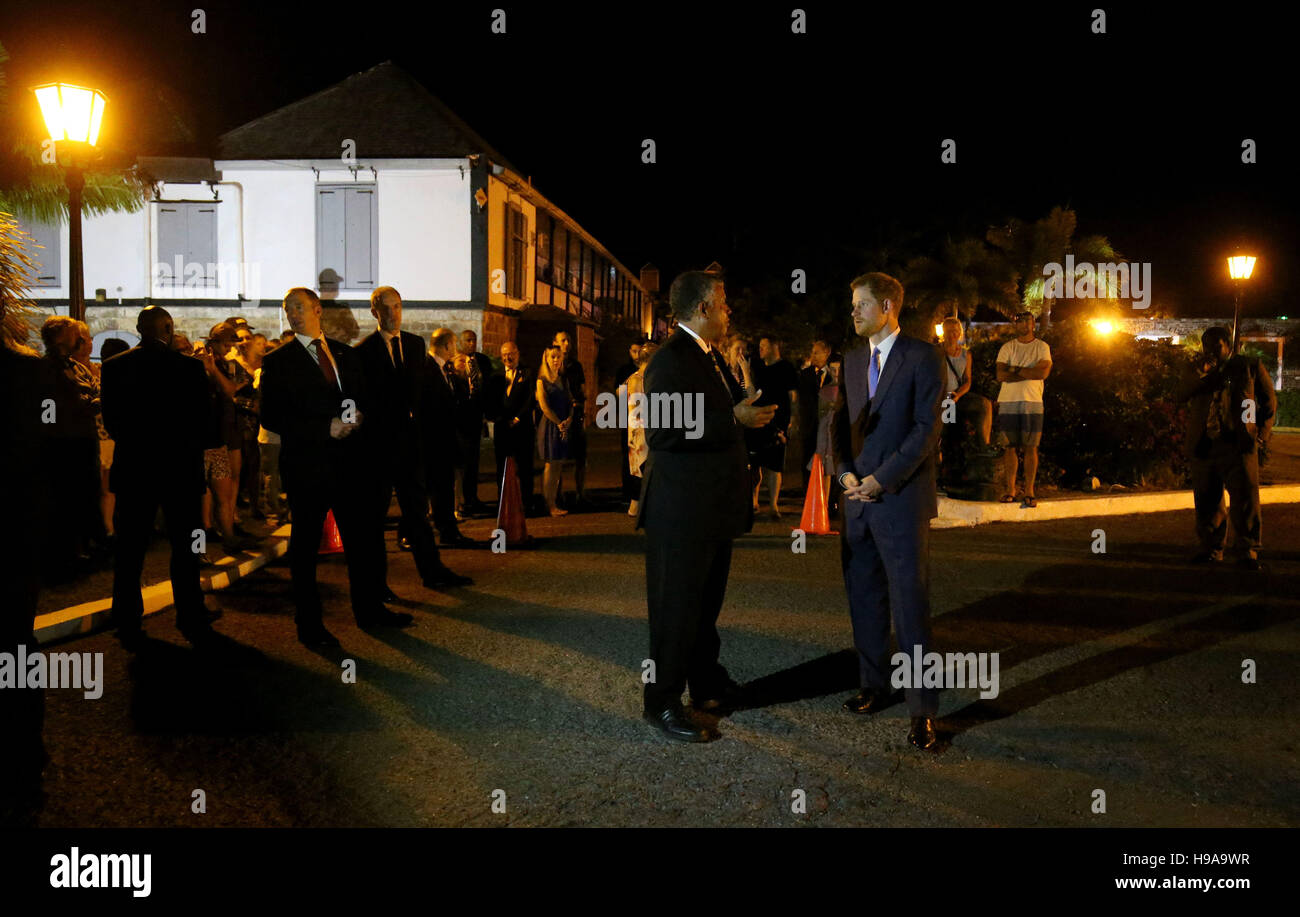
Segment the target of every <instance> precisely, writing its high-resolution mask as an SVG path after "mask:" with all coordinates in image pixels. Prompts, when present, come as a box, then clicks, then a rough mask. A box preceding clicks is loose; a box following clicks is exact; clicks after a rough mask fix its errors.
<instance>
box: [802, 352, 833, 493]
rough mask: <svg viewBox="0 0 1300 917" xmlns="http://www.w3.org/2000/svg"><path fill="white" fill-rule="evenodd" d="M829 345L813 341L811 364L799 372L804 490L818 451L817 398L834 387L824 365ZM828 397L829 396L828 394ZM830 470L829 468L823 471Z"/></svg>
mask: <svg viewBox="0 0 1300 917" xmlns="http://www.w3.org/2000/svg"><path fill="white" fill-rule="evenodd" d="M830 355H831V346H830V345H829V344H827V343H826V342H825V341H813V345H812V354H811V357H812V359H811V362H810V363H809V365H808V366H805V367H804V368H803V369H801V370H799V388H798V392H799V397H798V399H797V400H798V405H799V441H800V443H801V445H802V446H803V455H802V458H801V461H802V463H803V468H804V480H803V484H804V487H805V488H807V487H808V476H809V475H810V474H812V471H811V470H809V469H808V462H810V461H812V457H813V453H814V452H816V451H817V405H818V404H819V403H820V399H819V395H820V393H821V390H822V389H823V388H825V387H826V386H828V385H833V384H834V381H835V380H834V379H832V378H831V370H830V367H829V366H827V365H826V363H827V361H828V360H829V359H830ZM827 397H830V396H829V395H828V396H827ZM826 470H827V471H830V469H829V468H828V469H826Z"/></svg>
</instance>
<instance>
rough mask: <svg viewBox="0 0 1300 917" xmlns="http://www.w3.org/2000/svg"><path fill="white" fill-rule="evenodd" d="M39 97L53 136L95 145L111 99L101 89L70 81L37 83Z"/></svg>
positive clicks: (58, 138)
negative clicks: (74, 83) (40, 84)
mask: <svg viewBox="0 0 1300 917" xmlns="http://www.w3.org/2000/svg"><path fill="white" fill-rule="evenodd" d="M32 91H33V92H35V93H36V101H37V103H39V104H40V106H41V115H42V116H43V117H44V118H45V129H46V130H47V131H49V134H50V138H51V139H53V140H73V141H76V142H78V143H88V144H90V145H91V146H94V145H95V144H96V143H97V142H98V141H99V126H100V124H101V123H102V122H103V120H104V106H105V105H107V104H108V99H107V98H105V97H104V94H103V93H102V92H100V91H99V90H98V89H87V88H86V87H84V86H73V85H72V84H70V83H47V84H46V85H44V86H37V87H36V88H35V89H34V90H32Z"/></svg>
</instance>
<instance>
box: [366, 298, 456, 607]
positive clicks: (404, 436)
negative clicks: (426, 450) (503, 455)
mask: <svg viewBox="0 0 1300 917" xmlns="http://www.w3.org/2000/svg"><path fill="white" fill-rule="evenodd" d="M370 314H371V315H373V316H374V317H375V321H377V322H378V323H379V328H378V329H377V330H376V331H374V332H373V333H372V334H370V335H368V336H367V337H366V338H365V340H363V341H362V342H361V343H360V344H359V345H357V356H359V357H360V358H361V368H362V370H363V371H364V373H365V377H366V389H367V394H368V396H369V400H370V408H371V410H370V417H369V420H370V423H369V427H368V432H369V433H370V435H371V441H372V445H373V446H374V448H375V458H376V461H377V466H376V468H377V470H378V471H379V475H380V481H379V490H378V493H377V495H376V497H377V503H376V507H377V510H378V512H379V524H380V526H381V528H382V526H383V522H384V518H385V517H386V516H387V515H388V505H389V503H390V502H391V501H392V498H393V491H394V490H396V491H397V505H398V507H399V508H400V509H401V512H402V516H401V521H400V522H399V523H398V529H397V534H398V538H399V540H400V539H405V540H406V543H407V544H409V545H410V547H411V553H412V554H413V555H414V557H415V568H416V570H418V571H419V573H420V579H421V581H423V583H424V585H425V586H426V587H428V588H430V589H437V588H439V587H443V586H463V585H467V584H469V583H471V582H473V581H472V580H470V579H469V578H468V577H465V576H460V575H459V574H457V573H453V572H452V571H451V570H449V569H447V567H446V566H445V565H444V564H443V562H442V558H441V557H440V556H439V555H438V545H437V543H436V542H435V541H434V537H433V529H432V528H430V527H429V494H428V491H426V490H425V486H424V470H423V467H422V463H421V461H420V429H419V415H420V396H421V394H422V393H423V390H424V373H425V369H426V367H425V363H426V361H427V360H428V354H426V353H425V350H424V341H423V340H422V339H421V338H420V336H419V335H417V334H411V333H410V332H409V331H403V330H402V296H401V294H400V293H398V292H397V290H395V289H393V288H392V287H377V288H376V289H375V290H374V292H372V293H371V294H370ZM387 574H388V552H387V551H385V552H384V579H383V583H384V589H383V591H384V596H383V598H384V600H385V601H389V602H392V601H396V598H397V597H396V596H394V595H393V594H392V590H390V589H389V588H388V578H387Z"/></svg>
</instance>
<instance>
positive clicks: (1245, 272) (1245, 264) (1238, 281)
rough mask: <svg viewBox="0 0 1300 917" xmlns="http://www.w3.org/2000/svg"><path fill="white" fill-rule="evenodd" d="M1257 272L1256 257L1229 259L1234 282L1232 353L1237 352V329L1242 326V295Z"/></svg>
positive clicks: (1247, 256) (1238, 256)
mask: <svg viewBox="0 0 1300 917" xmlns="http://www.w3.org/2000/svg"><path fill="white" fill-rule="evenodd" d="M1254 270H1255V256H1254V255H1233V256H1232V257H1231V258H1229V259H1228V276H1229V277H1231V278H1232V281H1233V293H1232V352H1233V353H1234V354H1235V353H1236V352H1237V343H1238V335H1237V328H1238V326H1239V325H1240V324H1241V293H1242V289H1243V288H1244V287H1245V285H1246V281H1247V280H1249V279H1250V275H1251V273H1252V272H1253V271H1254Z"/></svg>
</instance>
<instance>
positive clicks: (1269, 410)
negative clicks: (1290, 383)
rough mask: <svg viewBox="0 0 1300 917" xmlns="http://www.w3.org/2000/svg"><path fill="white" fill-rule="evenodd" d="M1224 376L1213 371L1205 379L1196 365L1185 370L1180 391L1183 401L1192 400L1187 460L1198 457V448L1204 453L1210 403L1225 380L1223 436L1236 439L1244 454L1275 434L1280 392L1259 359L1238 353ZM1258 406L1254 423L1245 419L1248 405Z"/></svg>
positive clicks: (1189, 414) (1225, 367)
mask: <svg viewBox="0 0 1300 917" xmlns="http://www.w3.org/2000/svg"><path fill="white" fill-rule="evenodd" d="M1221 372H1222V373H1223V376H1220V375H1219V374H1218V373H1215V372H1213V371H1211V372H1210V373H1209V374H1208V375H1206V376H1202V375H1200V373H1198V372H1197V371H1196V365H1195V364H1188V365H1187V367H1186V368H1185V369H1184V370H1183V377H1182V379H1181V380H1180V383H1179V388H1178V397H1179V400H1180V401H1189V402H1190V404H1189V405H1188V410H1187V435H1186V436H1185V437H1184V448H1185V449H1186V452H1187V456H1188V458H1195V457H1196V456H1197V454H1198V453H1197V450H1198V448H1199V449H1200V450H1201V451H1202V452H1205V451H1206V450H1207V447H1208V442H1202V439H1203V437H1204V436H1205V420H1206V417H1207V416H1208V415H1209V413H1210V402H1211V399H1212V397H1213V394H1214V391H1215V390H1216V389H1217V387H1218V383H1219V380H1220V379H1222V378H1223V377H1226V379H1227V383H1228V405H1227V410H1226V411H1225V413H1224V418H1225V420H1226V421H1227V423H1226V424H1225V428H1224V431H1223V432H1224V433H1225V434H1227V435H1228V436H1230V437H1232V438H1233V439H1234V440H1235V443H1236V446H1237V448H1238V449H1240V450H1241V452H1242V454H1243V455H1247V454H1249V453H1251V452H1254V451H1255V450H1256V449H1257V448H1258V446H1257V441H1259V440H1263V441H1267V440H1268V438H1269V437H1270V436H1271V435H1272V433H1273V421H1274V419H1275V418H1276V416H1277V393H1276V392H1275V391H1274V390H1273V380H1272V379H1270V378H1269V375H1268V370H1267V369H1265V368H1264V365H1263V364H1262V363H1261V362H1260V361H1259V360H1256V359H1252V358H1250V357H1246V356H1243V355H1241V354H1237V355H1235V356H1233V357H1231V358H1229V359H1228V362H1227V363H1225V364H1224V366H1223V369H1222V371H1221ZM1247 401H1250V402H1253V403H1254V405H1255V422H1254V423H1247V422H1245V421H1243V420H1242V414H1243V413H1245V410H1246V408H1245V407H1244V404H1245V402H1247Z"/></svg>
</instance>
